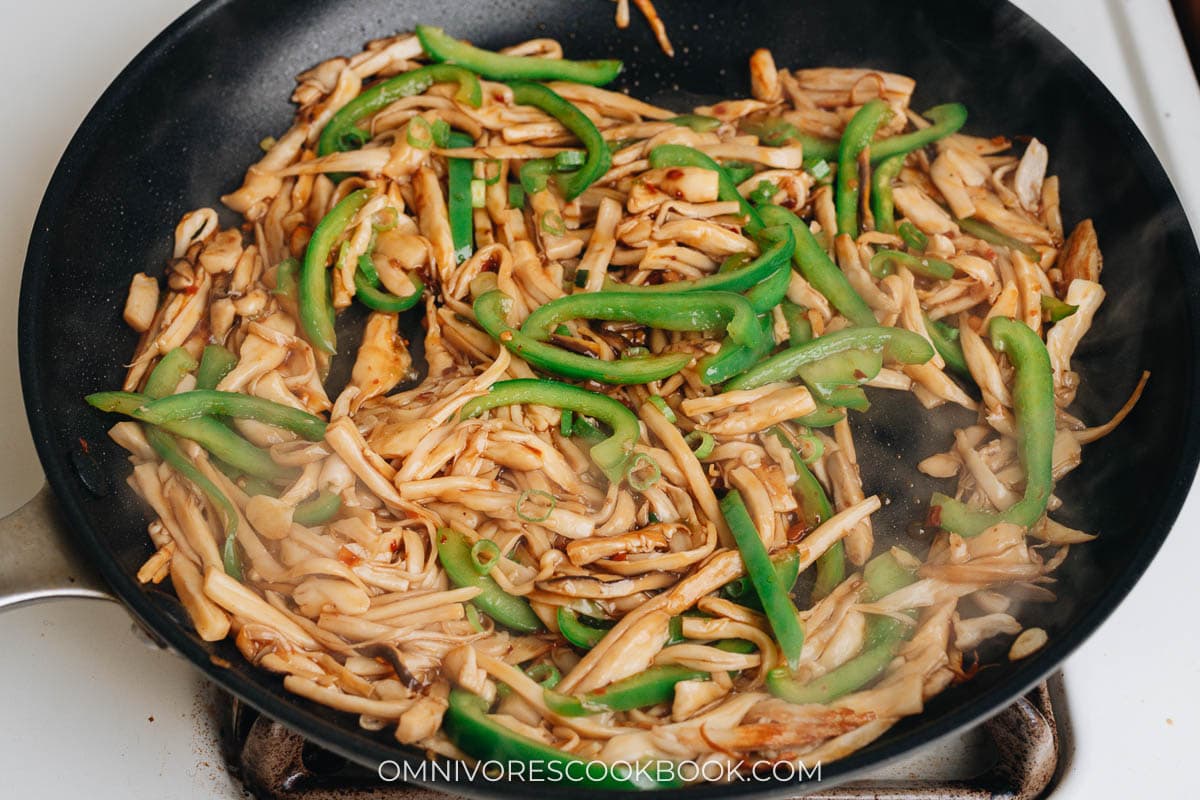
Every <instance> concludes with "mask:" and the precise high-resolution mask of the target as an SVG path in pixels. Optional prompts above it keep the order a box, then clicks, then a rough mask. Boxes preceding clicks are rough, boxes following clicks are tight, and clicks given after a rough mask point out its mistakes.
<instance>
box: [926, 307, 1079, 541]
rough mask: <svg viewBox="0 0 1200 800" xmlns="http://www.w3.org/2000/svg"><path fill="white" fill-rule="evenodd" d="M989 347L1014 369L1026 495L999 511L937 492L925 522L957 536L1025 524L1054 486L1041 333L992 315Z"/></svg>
mask: <svg viewBox="0 0 1200 800" xmlns="http://www.w3.org/2000/svg"><path fill="white" fill-rule="evenodd" d="M988 332H989V333H990V335H991V339H992V346H993V347H995V348H996V349H997V350H998V351H1000V352H1001V353H1006V354H1007V355H1008V358H1009V360H1010V361H1011V362H1012V364H1013V367H1014V368H1015V370H1016V376H1015V378H1014V379H1013V391H1012V395H1013V413H1014V414H1015V416H1016V422H1017V444H1018V453H1019V454H1020V457H1021V466H1022V467H1024V468H1025V495H1024V497H1022V498H1021V499H1020V500H1018V501H1017V502H1016V503H1014V504H1013V505H1011V506H1009V507H1008V508H1007V509H1005V510H1004V511H999V512H990V511H979V510H976V509H972V508H970V507H969V506H967V504H966V503H963V502H962V501H960V500H955V499H954V498H952V497H947V496H946V495H944V494H941V493H938V494H935V495H934V496H933V499H932V500H931V501H930V508H929V516H930V522H931V523H933V524H935V525H938V526H940V527H942V528H944V529H945V530H948V531H951V532H952V533H957V534H959V535H960V536H977V535H978V534H980V533H982V532H983V531H985V530H987V529H988V528H990V527H991V526H993V525H996V524H998V523H1001V522H1010V523H1012V524H1014V525H1020V526H1021V527H1024V528H1030V527H1033V525H1034V524H1035V523H1036V522H1037V521H1038V520H1039V519H1041V517H1042V514H1044V513H1046V503H1047V502H1049V500H1050V493H1051V492H1052V491H1053V490H1054V471H1053V467H1054V434H1055V418H1056V416H1057V413H1056V407H1055V404H1054V373H1053V371H1052V370H1051V368H1050V354H1049V353H1048V352H1047V351H1046V344H1045V343H1044V342H1043V341H1042V337H1040V336H1038V335H1037V334H1036V333H1034V332H1033V331H1032V330H1031V329H1030V328H1029V327H1028V326H1026V325H1025V324H1024V323H1021V322H1017V321H1016V320H1012V319H1008V318H1007V317H994V318H993V319H992V321H991V323H990V325H989V326H988Z"/></svg>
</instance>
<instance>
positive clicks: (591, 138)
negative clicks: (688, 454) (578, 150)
mask: <svg viewBox="0 0 1200 800" xmlns="http://www.w3.org/2000/svg"><path fill="white" fill-rule="evenodd" d="M532 60H534V61H542V62H547V61H551V59H542V58H538V59H532ZM510 86H511V87H512V92H513V102H516V103H520V104H521V105H527V106H534V107H535V108H540V109H541V110H542V111H545V112H546V113H547V114H549V115H550V116H552V117H554V118H555V119H556V120H558V121H559V122H561V123H562V124H563V125H564V126H565V127H566V128H567V130H569V131H570V132H571V133H573V134H575V138H577V139H579V141H580V143H581V144H583V147H584V149H585V150H587V158H586V159H584V162H583V166H582V167H580V168H579V169H577V170H575V171H574V172H571V173H565V174H563V175H559V176H557V177H556V180H557V181H558V185H559V187H560V188H561V189H562V190H563V194H564V195H565V196H566V198H567V199H568V200H574V199H575V198H576V197H578V196H579V195H581V194H583V190H584V189H586V188H588V187H589V186H591V185H592V184H593V183H595V182H596V181H597V180H599V178H600V177H601V176H603V175H604V173H606V172H608V168H609V167H610V166H612V156H610V155H609V152H608V145H607V144H606V143H605V141H604V137H603V136H602V135H601V134H600V131H599V130H597V128H596V126H595V125H594V124H593V123H592V121H591V120H590V119H588V117H587V115H586V114H584V113H583V112H582V111H580V110H579V109H578V108H576V107H575V106H574V105H573V104H571V103H569V102H567V101H566V100H564V99H563V98H562V97H560V96H559V95H558V94H557V93H556V92H554V90H552V89H550V88H548V87H546V86H542V85H541V84H540V83H526V82H524V81H517V82H514V83H512V84H510Z"/></svg>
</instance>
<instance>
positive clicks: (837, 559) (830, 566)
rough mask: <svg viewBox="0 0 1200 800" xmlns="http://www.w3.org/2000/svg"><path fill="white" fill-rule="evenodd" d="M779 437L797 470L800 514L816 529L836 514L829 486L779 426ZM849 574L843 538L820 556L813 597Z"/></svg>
mask: <svg viewBox="0 0 1200 800" xmlns="http://www.w3.org/2000/svg"><path fill="white" fill-rule="evenodd" d="M772 430H773V431H774V433H775V437H776V438H777V439H779V441H780V442H781V443H783V446H784V447H785V448H787V451H788V453H789V454H790V455H791V457H792V466H793V467H794V468H795V470H796V482H795V483H793V484H792V492H793V493H794V494H795V495H796V500H797V501H798V502H799V504H800V518H801V519H803V520H804V524H805V526H806V527H807V528H808V530H810V531H811V530H815V529H816V528H817V527H819V526H820V525H821V524H822V523H824V522H826V521H827V520H829V518H830V517H832V516H833V506H832V505H831V504H830V502H829V497H828V496H826V494H825V489H824V488H823V487H822V486H821V482H820V481H818V480H817V476H815V475H813V473H812V470H811V469H809V468H808V464H806V463H804V458H803V457H802V456H801V455H800V451H799V450H797V449H796V446H795V445H794V444H793V443H792V440H791V439H789V438H788V436H787V434H785V433H784V432H783V431H782V430H781V429H779V428H773V429H772ZM845 577H846V549H845V547H844V546H843V545H842V541H841V540H840V539H839V540H838V541H837V542H835V543H834V544H833V546H832V547H830V548H829V549H828V550H826V551H825V552H824V553H822V554H821V555H820V556H818V557H817V577H816V581H815V582H814V583H813V589H812V598H813V600H814V601H816V600H820V599H821V598H822V597H825V596H827V595H828V594H829V593H830V592H832V591H833V590H834V589H835V588H836V587H837V585H838V584H840V583H841V582H842V581H843V580H844V579H845Z"/></svg>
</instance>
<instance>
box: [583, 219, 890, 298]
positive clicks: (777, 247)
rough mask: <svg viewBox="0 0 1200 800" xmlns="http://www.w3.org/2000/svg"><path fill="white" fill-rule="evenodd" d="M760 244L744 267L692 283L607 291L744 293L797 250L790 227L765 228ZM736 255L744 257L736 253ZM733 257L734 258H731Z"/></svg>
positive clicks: (623, 286)
mask: <svg viewBox="0 0 1200 800" xmlns="http://www.w3.org/2000/svg"><path fill="white" fill-rule="evenodd" d="M755 239H756V241H758V242H759V256H758V258H755V259H751V260H749V261H747V262H746V263H745V264H743V265H741V266H736V262H727V263H733V264H735V266H734V267H732V268H730V269H726V270H718V271H717V272H715V273H713V274H712V275H706V276H705V277H703V278H693V279H691V280H683V281H671V282H670V283H656V284H652V285H650V286H630V285H628V284H623V283H606V284H605V287H604V288H605V290H614V291H622V292H639V293H648V294H657V293H661V292H744V291H746V290H747V289H752V288H753V287H755V286H757V285H759V284H761V283H762V282H763V281H765V280H766V279H768V278H770V277H771V276H773V275H775V274H776V273H777V272H778V271H779V269H780V268H781V267H786V266H787V263H788V259H789V258H791V257H792V253H793V251H794V250H795V246H796V239H795V237H794V236H793V234H792V231H791V229H790V228H789V227H788V226H778V227H772V228H765V229H763V230H761V231H760V232H759V234H758V235H757V236H756V237H755ZM734 255H735V256H740V255H742V254H741V253H735V254H734ZM731 258H732V257H731ZM872 319H874V317H872Z"/></svg>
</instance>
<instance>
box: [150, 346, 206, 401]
mask: <svg viewBox="0 0 1200 800" xmlns="http://www.w3.org/2000/svg"><path fill="white" fill-rule="evenodd" d="M196 366H197V365H196V359H194V358H192V356H191V354H189V353H188V351H187V350H184V349H183V348H182V347H176V348H175V349H174V350H171V351H169V352H168V353H167V354H166V355H164V356H163V357H162V358H160V359H159V361H158V363H157V364H155V365H154V369H153V370H152V371H151V372H150V377H148V378H147V379H146V386H145V394H146V396H147V397H149V398H151V399H154V400H157V399H158V398H160V397H166V396H167V395H169V394H171V392H173V391H175V387H176V386H178V385H179V382H180V381H181V380H183V376H184V375H187V374H188V373H189V372H191V371H192V370H194V369H196Z"/></svg>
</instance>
